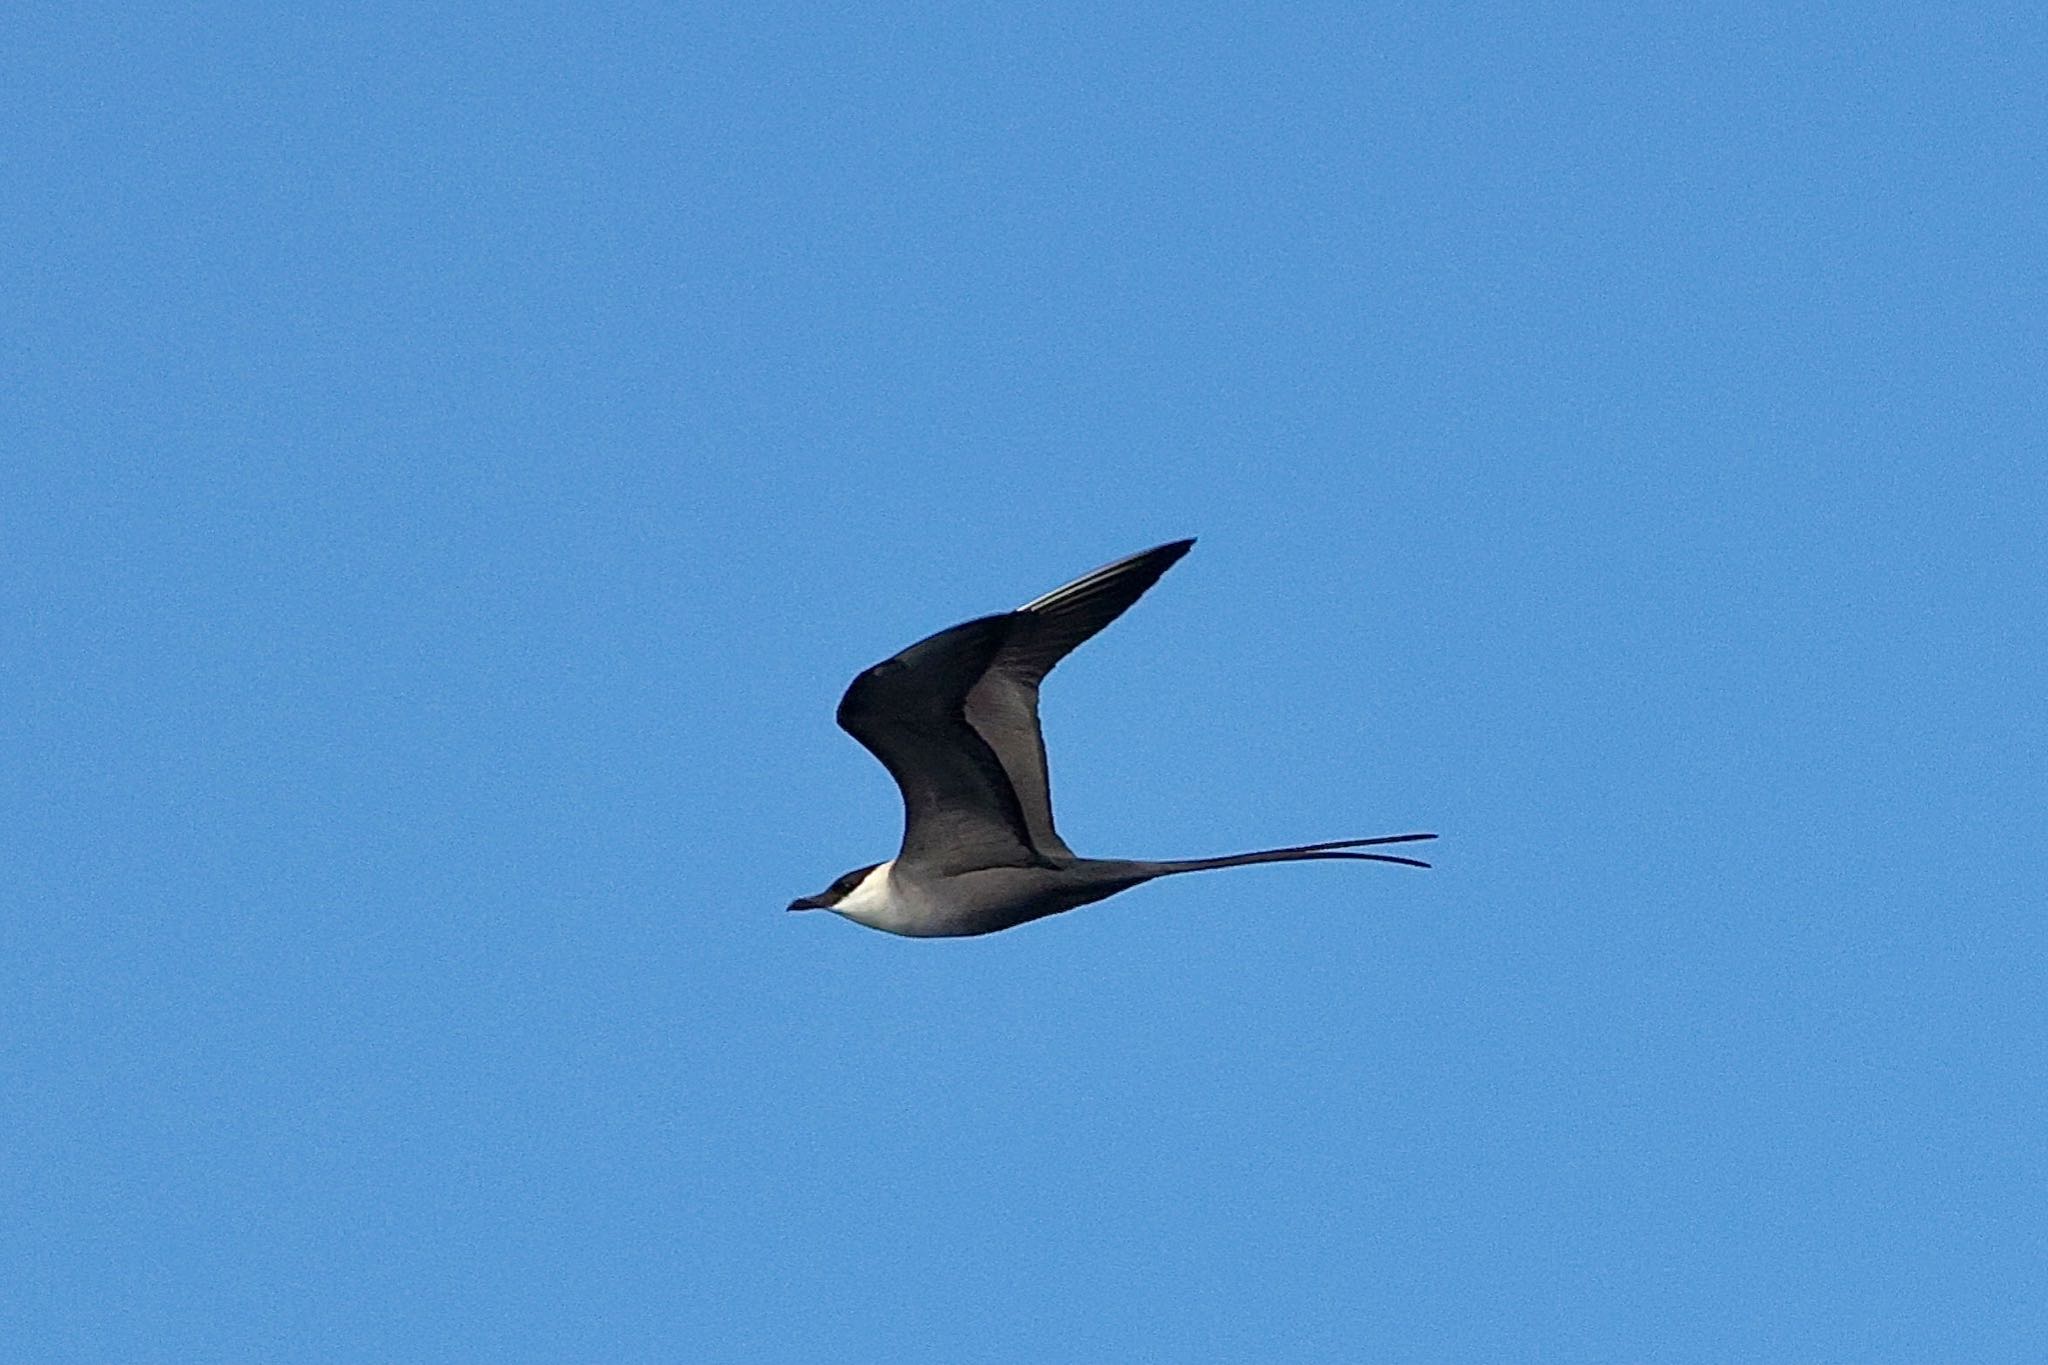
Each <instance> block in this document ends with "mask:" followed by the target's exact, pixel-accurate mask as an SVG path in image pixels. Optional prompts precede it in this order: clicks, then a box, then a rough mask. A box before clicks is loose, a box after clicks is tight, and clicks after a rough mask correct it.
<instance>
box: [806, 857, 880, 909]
mask: <svg viewBox="0 0 2048 1365" xmlns="http://www.w3.org/2000/svg"><path fill="white" fill-rule="evenodd" d="M888 869H889V865H888V864H887V863H869V864H868V865H867V866H866V867H856V868H855V869H854V870H853V871H851V872H846V873H842V874H841V875H840V876H839V877H838V878H837V879H836V880H834V881H833V883H832V885H830V886H828V887H826V888H825V889H824V890H823V891H820V892H819V893H818V894H817V895H815V896H799V897H797V899H795V900H793V901H791V902H790V903H789V908H790V909H792V910H840V909H844V908H846V904H847V902H848V901H856V902H858V901H862V900H865V899H867V898H868V897H869V896H871V895H872V894H874V893H876V892H879V891H880V889H881V882H882V880H883V878H884V877H886V876H887V875H888ZM870 882H872V885H870Z"/></svg>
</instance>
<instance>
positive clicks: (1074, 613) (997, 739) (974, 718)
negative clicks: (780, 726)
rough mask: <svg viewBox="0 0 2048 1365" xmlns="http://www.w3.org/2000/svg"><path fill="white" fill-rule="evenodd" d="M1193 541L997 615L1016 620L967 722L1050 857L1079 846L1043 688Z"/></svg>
mask: <svg viewBox="0 0 2048 1365" xmlns="http://www.w3.org/2000/svg"><path fill="white" fill-rule="evenodd" d="M1194 543H1195V542H1194V541H1193V540H1176V541H1173V542H1171V543H1170V544H1166V545H1159V546H1155V547H1154V548H1152V549H1150V550H1143V551H1140V552H1139V553H1137V554H1134V555H1131V556H1129V557H1128V558H1125V559H1119V560H1117V561H1116V562H1115V563H1114V564H1105V565H1104V566H1103V567H1101V568H1099V569H1097V570H1095V571H1094V572H1093V573H1088V574H1083V575H1082V576H1081V577H1079V578H1077V579H1075V580H1074V581H1073V582H1071V583H1068V584H1066V585H1065V586H1064V587H1059V588H1055V589H1053V590H1052V591H1051V592H1049V593H1047V594H1045V596H1043V597H1040V598H1037V599H1035V600H1033V601H1030V602H1027V603H1025V604H1024V605H1023V606H1021V607H1019V608H1018V609H1017V610H1016V611H1014V612H1011V613H1010V614H1009V616H1007V617H1002V618H995V619H1000V620H1005V621H1007V622H1008V623H1009V625H1008V628H1007V630H1006V631H1005V633H1004V638H1003V639H1002V641H1001V643H1000V645H999V647H998V648H997V649H996V650H995V652H994V653H993V654H992V655H991V656H990V659H989V661H988V663H987V664H986V665H985V671H983V672H982V673H981V675H980V677H979V679H978V680H976V681H975V682H974V683H973V684H972V686H971V687H970V689H969V690H968V692H967V696H966V707H965V714H966V720H967V723H968V724H969V725H970V726H971V727H972V729H973V730H974V732H975V733H976V734H977V735H978V736H979V737H980V738H981V739H982V740H983V741H985V743H986V747H987V748H988V749H989V750H990V751H992V753H993V754H994V756H995V758H996V760H997V762H998V763H999V764H1000V765H1001V768H1002V771H1003V774H1004V776H1005V777H1007V778H1008V785H1009V787H1010V789H1011V790H1012V792H1014V794H1015V802H1016V805H1017V808H1018V810H1019V813H1020V816H1021V819H1022V821H1023V827H1024V832H1025V837H1026V839H1028V841H1029V842H1030V844H1031V846H1032V847H1033V848H1034V849H1036V850H1037V851H1038V852H1039V853H1040V854H1042V855H1044V856H1045V857H1046V858H1050V859H1052V860H1054V861H1066V860H1069V859H1071V858H1073V856H1074V852H1073V850H1072V849H1070V848H1068V847H1067V845H1066V841H1065V840H1063V839H1061V838H1060V836H1059V832H1058V831H1057V830H1056V829H1054V828H1053V822H1052V790H1051V784H1050V782H1049V780H1048V777H1047V774H1046V762H1045V737H1044V734H1043V732H1042V731H1041V729H1040V728H1039V723H1038V686H1039V684H1040V683H1041V682H1043V681H1044V680H1045V675H1046V674H1048V673H1050V672H1051V671H1052V670H1053V666H1054V665H1055V664H1057V663H1059V661H1060V660H1061V659H1064V658H1066V657H1067V655H1068V654H1070V653H1072V652H1073V651H1074V649H1075V648H1076V647H1077V646H1079V645H1080V644H1081V643H1082V642H1084V641H1086V640H1087V639H1088V638H1089V637H1090V636H1092V635H1094V634H1095V633H1096V632H1097V631H1099V630H1101V629H1102V628H1103V627H1104V626H1106V625H1108V624H1109V623H1110V622H1111V621H1114V620H1115V619H1116V618H1117V617H1119V616H1121V615H1123V613H1124V612H1125V611H1126V610H1127V609H1128V608H1129V607H1130V605H1131V604H1132V603H1133V602H1136V601H1137V600H1138V599H1139V598H1140V597H1142V596H1143V595H1144V594H1145V590H1146V589H1148V588H1150V587H1151V586H1152V585H1153V584H1154V583H1157V582H1158V581H1159V576H1160V575H1161V574H1163V573H1165V572H1166V571H1167V570H1168V569H1170V568H1172V567H1173V565H1174V564H1175V562H1176V561H1178V560H1179V559H1180V557H1181V556H1182V555H1184V554H1186V553H1187V552H1188V550H1189V549H1190V548H1191V547H1192V546H1193V545H1194ZM956 629H957V627H956ZM871 747H872V746H871Z"/></svg>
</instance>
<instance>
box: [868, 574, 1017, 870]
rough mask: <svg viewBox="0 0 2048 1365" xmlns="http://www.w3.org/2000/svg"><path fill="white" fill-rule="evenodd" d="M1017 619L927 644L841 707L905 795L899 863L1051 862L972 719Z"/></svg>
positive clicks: (883, 669)
mask: <svg viewBox="0 0 2048 1365" xmlns="http://www.w3.org/2000/svg"><path fill="white" fill-rule="evenodd" d="M1016 619H1017V616H1016V614H1015V613H1005V614H1004V615H1001V616H984V617H980V618H978V619H976V620H973V621H967V622H964V623H962V624H960V625H957V626H953V627H951V628H950V629H947V630H942V631H940V632H939V633H938V634H936V635H932V636H928V637H927V638H925V639H923V640H920V641H918V642H917V643H916V644H914V645H912V646H911V647H910V648H908V649H906V650H904V651H903V652H902V653H900V654H898V655H896V656H895V657H894V658H890V659H885V660H883V661H882V662H881V663H878V664H876V665H875V666H874V667H873V668H870V669H868V670H866V671H865V672H863V673H862V674H861V675H860V676H859V677H857V678H855V679H854V680H853V682H852V684H851V685H850V686H848V687H847V689H846V695H845V696H843V697H841V698H840V699H839V727H840V728H841V729H842V730H844V731H846V733H848V734H850V735H852V736H853V737H854V738H855V739H857V740H859V741H860V742H861V743H862V744H863V745H864V746H866V748H867V750H868V752H869V753H872V754H873V755H874V756H875V757H876V758H878V759H880V760H881V761H882V766H883V767H885V768H887V769H888V770H889V775H890V776H891V777H893V778H895V779H896V786H897V788H898V789H899V790H900V791H901V792H902V793H903V847H902V849H901V851H900V852H898V854H897V855H896V856H897V860H898V861H899V862H901V863H910V864H915V865H916V866H917V867H918V868H920V869H922V870H928V871H931V872H936V873H940V874H946V873H957V872H969V871H973V870H974V869H976V868H983V867H1029V866H1034V865H1038V864H1042V863H1043V862H1044V861H1045V859H1044V858H1042V857H1040V856H1039V854H1038V852H1037V851H1036V849H1035V848H1034V847H1033V845H1032V842H1031V835H1030V829H1029V826H1028V825H1027V824H1026V822H1025V817H1024V811H1023V808H1022V807H1021V806H1020V805H1019V803H1018V799H1017V792H1016V790H1015V789H1014V788H1013V787H1012V785H1011V782H1010V778H1009V776H1008V774H1007V773H1005V771H1004V767H1003V763H1002V762H1001V760H999V759H998V758H997V757H996V753H995V751H994V750H993V749H991V748H990V747H989V742H988V741H987V740H986V739H984V738H983V737H982V735H981V734H980V733H979V732H977V731H976V729H975V728H974V727H973V726H972V725H969V724H968V723H967V717H966V704H967V696H968V693H969V691H970V690H971V689H972V688H973V687H974V685H975V683H976V682H977V681H978V680H979V679H980V678H981V677H982V675H983V674H984V673H985V672H986V671H987V669H988V667H989V665H990V663H991V662H993V661H994V660H995V659H996V657H997V656H998V654H999V653H1000V652H1001V651H1002V649H1003V647H1004V644H1005V641H1006V640H1007V639H1008V637H1009V635H1010V632H1011V629H1012V624H1013V622H1014V621H1015V620H1016Z"/></svg>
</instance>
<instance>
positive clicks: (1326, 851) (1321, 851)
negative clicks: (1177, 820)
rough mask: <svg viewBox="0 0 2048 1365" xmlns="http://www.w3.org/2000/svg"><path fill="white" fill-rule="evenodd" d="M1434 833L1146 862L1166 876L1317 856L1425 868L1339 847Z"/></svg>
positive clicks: (1408, 860)
mask: <svg viewBox="0 0 2048 1365" xmlns="http://www.w3.org/2000/svg"><path fill="white" fill-rule="evenodd" d="M1434 838H1436V836H1435V835H1434V834H1383V835H1381V836H1380V837H1379V838H1377V839H1339V840H1337V841H1335V842H1334V843H1328V844H1297V845H1295V846H1294V847H1293V848H1263V849H1260V850H1259V851H1258V852H1256V853H1231V854H1227V855H1225V856H1224V857H1221V858H1182V859H1177V860H1175V861H1173V862H1160V863H1148V864H1146V866H1147V867H1150V868H1154V869H1157V870H1156V871H1155V872H1154V873H1153V875H1154V876H1158V877H1170V876H1173V875H1174V874H1175V873H1178V872H1212V871H1214V870H1215V869H1217V868H1219V867H1248V866H1250V865H1251V864H1252V863H1306V862H1314V861H1316V860H1317V859H1321V858H1351V859H1355V860H1357V861H1359V862H1369V863H1399V864H1400V865H1401V866H1403V867H1428V866H1429V864H1428V863H1425V862H1423V861H1422V860H1421V859H1420V858H1402V857H1397V856H1396V855H1394V854H1392V853H1342V852H1339V851H1338V850H1340V849H1350V848H1372V847H1375V846H1377V845H1380V844H1412V843H1419V842H1420V841H1422V840H1424V839H1434Z"/></svg>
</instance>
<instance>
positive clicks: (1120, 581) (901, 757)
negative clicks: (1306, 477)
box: [789, 540, 1436, 938]
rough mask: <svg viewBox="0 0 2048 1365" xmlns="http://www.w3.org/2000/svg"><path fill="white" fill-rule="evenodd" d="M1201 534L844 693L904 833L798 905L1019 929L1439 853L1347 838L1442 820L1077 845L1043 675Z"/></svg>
mask: <svg viewBox="0 0 2048 1365" xmlns="http://www.w3.org/2000/svg"><path fill="white" fill-rule="evenodd" d="M1194 543H1195V542H1194V541H1193V540H1176V541H1173V542H1171V543H1169V544H1166V545H1160V546H1156V547H1154V548H1153V549H1150V550H1145V551H1142V552H1140V553H1138V554H1134V555H1132V556H1130V557H1129V558H1127V559H1119V560H1117V561H1116V562H1115V563H1114V564H1106V565H1104V566H1103V567H1102V568H1099V569H1097V570H1095V572H1093V573H1090V574H1084V575H1082V576H1081V577H1080V578H1077V579H1075V580H1074V581H1073V582H1071V583H1069V584H1067V585H1066V586H1065V587H1063V588H1055V589H1053V590H1052V591H1051V592H1049V593H1047V594H1046V595H1045V596H1043V597H1040V598H1038V599H1036V600H1035V601H1031V602H1026V603H1025V604H1024V605H1023V606H1021V607H1019V608H1017V609H1016V610H1015V611H1008V612H1003V613H1002V614H1000V615H997V616H983V617H978V618H977V619H975V620H972V621H967V622H963V623H962V624H960V625H957V626H954V627H952V628H951V629H949V630H942V631H940V632H939V633H938V634H936V635H933V636H929V637H927V638H925V639H923V640H920V641H918V642H917V643H916V644H914V645H912V646H910V648H908V649H906V650H904V651H903V652H902V653H900V654H898V655H896V656H895V657H894V658H890V659H885V660H883V661H882V662H881V663H878V664H876V665H875V666H874V667H873V668H870V669H868V670H867V671H865V672H864V673H862V674H861V675H860V676H859V677H857V678H855V679H854V680H853V683H852V684H851V685H850V686H849V687H848V688H847V689H846V695H845V696H844V697H842V698H840V701H839V717H838V718H839V726H840V728H841V729H843V730H845V731H846V732H847V733H848V734H850V735H852V736H853V737H854V738H855V739H857V740H859V741H860V742H861V744H862V745H863V746H865V747H866V748H867V750H868V752H870V753H872V754H873V755H874V756H875V757H876V758H878V759H880V760H881V761H882V766H883V767H885V768H887V769H888V770H889V775H890V776H891V777H893V778H895V779H896V785H897V787H898V788H900V789H901V791H902V793H903V846H902V847H901V848H900V849H899V850H898V851H897V853H896V856H895V857H894V858H892V859H890V860H889V861H888V862H886V863H876V864H872V865H870V866H867V867H857V868H855V869H854V870H853V871H851V872H848V873H847V874H846V875H844V876H842V877H840V878H839V879H838V880H837V881H835V882H833V883H832V885H830V886H828V887H826V888H825V890H823V891H822V892H820V893H819V894H817V895H815V896H804V897H801V898H799V899H797V900H794V901H791V902H790V903H789V908H790V909H792V910H831V911H834V912H836V913H838V914H840V915H843V916H845V917H846V918H847V919H850V920H852V921H854V922H855V923H856V924H864V925H867V926H868V927H869V928H871V929H881V930H885V931H887V932H889V933H892V934H904V935H908V936H911V937H915V938H944V937H961V936H966V935H971V934H992V933H994V932H996V931H997V930H998V929H1009V928H1012V927H1014V926H1016V925H1019V924H1025V923H1028V922H1029V921H1031V920H1035V919H1042V918H1044V917H1045V916H1047V915H1056V914H1058V913H1059V912H1060V911H1062V910H1072V909H1074V908H1075V907H1076V906H1080V905H1087V904H1089V903H1090V902H1093V901H1099V900H1102V899H1103V898H1105V897H1107V896H1114V895H1115V894H1116V893H1117V892H1119V891H1128V890H1130V889H1131V888H1132V887H1134V886H1139V885H1142V884H1144V883H1145V882H1149V881H1151V880H1153V879H1154V878H1155V877H1170V876H1173V875H1175V874H1177V873H1181V872H1207V871H1210V870H1211V869H1214V868H1219V867H1244V866H1246V865H1247V864H1250V863H1291V862H1307V861H1310V860H1314V859H1321V858H1350V859H1356V860H1359V861H1361V862H1376V863H1400V864H1401V865H1402V866H1404V867H1428V866H1429V864H1428V863H1425V862H1421V861H1419V860H1417V859H1415V858H1401V857H1396V856H1395V855H1393V854H1391V853H1351V852H1340V851H1339V850H1343V849H1360V848H1368V847H1372V846H1375V845H1379V844H1405V843H1412V842H1414V841H1416V840H1420V839H1434V838H1435V837H1436V836H1435V835H1434V834H1389V835H1383V836H1381V837H1380V838H1377V839H1340V840H1338V841H1336V842H1334V843H1327V844H1301V845H1298V846H1296V847H1293V848H1269V849H1262V850H1260V851H1258V852H1256V853H1233V854H1231V855H1229V856H1227V857H1222V858H1190V859H1183V860H1179V861H1174V862H1142V861H1135V860H1132V859H1126V858H1083V857H1079V856H1077V855H1076V854H1075V853H1074V851H1073V850H1072V849H1070V848H1068V847H1067V845H1066V841H1065V840H1063V839H1061V838H1060V836H1059V834H1058V832H1057V831H1056V830H1054V828H1053V823H1052V796H1051V793H1050V791H1049V789H1048V787H1047V783H1046V770H1045V739H1044V737H1043V735H1042V734H1041V733H1040V730H1039V725H1038V685H1039V684H1040V683H1041V682H1043V681H1044V680H1045V675H1046V674H1048V673H1050V672H1051V671H1052V669H1053V666H1054V665H1055V664H1057V663H1058V662H1059V661H1060V660H1061V659H1064V658H1065V657H1066V656H1067V655H1068V654H1069V653H1071V652H1072V651H1073V650H1074V648H1075V647H1076V646H1077V645H1079V644H1080V643H1081V642H1082V641H1084V640H1086V639H1087V638H1088V637H1089V636H1091V635H1093V634H1095V633H1096V632H1097V631H1099V630H1101V629H1102V628H1103V627H1104V626H1106V625H1108V624H1109V623H1110V622H1111V621H1114V620H1115V619H1116V618H1117V617H1119V616H1121V615H1122V614H1123V613H1124V611H1125V609H1126V608H1128V607H1129V606H1130V605H1131V604H1132V603H1133V602H1135V601H1137V600H1138V598H1139V597H1141V596H1142V595H1143V594H1144V592H1145V590H1146V589H1147V588H1150V587H1151V586H1152V585H1153V584H1154V583H1156V582H1158V581H1159V576H1160V575H1161V574H1163V573H1165V572H1166V571H1167V570H1168V569H1169V568H1171V567H1173V564H1174V563H1175V561H1177V560H1178V559H1179V558H1180V557H1181V556H1182V555H1184V554H1186V553H1187V552H1188V550H1189V548H1190V547H1191V546H1193V545H1194Z"/></svg>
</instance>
